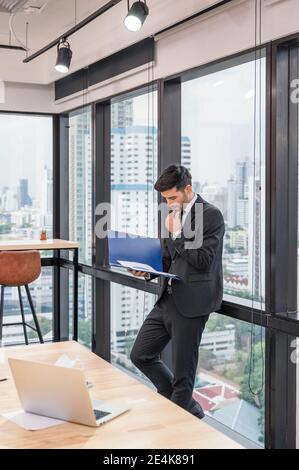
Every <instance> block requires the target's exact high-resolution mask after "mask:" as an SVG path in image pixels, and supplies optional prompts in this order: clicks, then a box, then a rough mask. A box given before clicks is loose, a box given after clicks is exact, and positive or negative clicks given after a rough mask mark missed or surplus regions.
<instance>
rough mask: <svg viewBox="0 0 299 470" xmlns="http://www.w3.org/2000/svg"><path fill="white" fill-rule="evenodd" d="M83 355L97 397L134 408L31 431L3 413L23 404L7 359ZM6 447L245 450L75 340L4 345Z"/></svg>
mask: <svg viewBox="0 0 299 470" xmlns="http://www.w3.org/2000/svg"><path fill="white" fill-rule="evenodd" d="M64 353H65V354H67V355H68V356H69V357H70V358H72V359H75V358H78V359H80V361H81V364H83V366H84V370H85V371H86V378H87V379H88V380H90V381H92V383H93V385H94V386H93V388H91V389H90V393H91V395H92V398H93V399H99V400H113V401H115V402H122V403H126V404H127V405H128V406H129V407H130V411H128V412H127V413H125V414H123V415H121V416H118V417H117V418H115V419H114V420H112V421H110V422H107V423H106V424H104V425H103V426H101V427H99V428H89V427H87V426H82V425H78V424H73V423H65V424H62V425H59V426H55V427H52V428H48V429H44V430H42V431H34V432H32V431H26V430H24V429H23V428H20V427H19V426H17V425H16V424H14V423H12V422H10V421H7V420H6V419H5V418H4V417H3V416H2V415H3V414H4V413H8V412H10V411H14V410H17V409H19V408H20V402H19V400H18V397H17V393H16V389H15V387H14V383H13V380H12V377H11V375H10V371H9V367H8V363H7V357H9V356H11V357H18V358H26V359H28V360H36V361H42V362H47V363H52V364H53V363H54V362H55V361H56V360H57V359H58V358H59V356H60V355H61V354H64ZM1 377H2V378H3V377H8V380H7V381H6V382H0V397H1V398H0V448H6V449H16V448H34V449H38V448H42V449H45V448H55V449H57V448H61V449H64V448H73V449H77V448H80V449H81V448H86V449H87V448H97V449H117V448H119V449H126V448H129V449H188V448H191V449H211V448H226V449H237V448H241V447H240V446H239V445H238V444H237V443H235V442H234V441H232V440H231V439H229V438H228V437H226V436H225V435H224V434H222V433H220V432H219V431H217V430H215V429H213V428H212V427H210V426H209V425H208V424H206V423H204V422H203V421H200V420H199V419H198V418H195V417H194V416H192V415H191V414H190V413H188V412H187V411H185V410H183V409H182V408H180V407H178V406H177V405H175V404H174V403H172V402H171V401H169V400H167V399H166V398H164V397H162V396H161V395H159V394H158V393H156V392H155V391H153V390H151V389H150V388H148V387H146V386H145V385H143V384H142V383H140V382H139V381H137V380H136V379H134V378H132V377H130V376H129V375H127V374H126V373H124V372H122V371H120V370H119V369H117V368H116V367H114V366H112V365H111V364H110V363H108V362H106V361H104V360H103V359H101V358H99V357H98V356H96V355H95V354H93V353H91V352H90V351H89V350H88V349H86V348H84V347H83V346H81V345H79V344H78V343H76V342H74V341H69V342H62V343H49V344H43V345H32V346H27V347H26V346H25V347H24V346H22V347H14V348H5V349H4V348H2V349H0V378H1Z"/></svg>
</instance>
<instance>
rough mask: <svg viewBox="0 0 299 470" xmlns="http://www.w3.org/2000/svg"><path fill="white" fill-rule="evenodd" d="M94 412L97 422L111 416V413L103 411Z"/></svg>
mask: <svg viewBox="0 0 299 470" xmlns="http://www.w3.org/2000/svg"><path fill="white" fill-rule="evenodd" d="M93 412H94V415H95V417H96V420H98V419H101V418H104V417H105V416H107V415H110V414H111V413H110V412H109V411H102V410H93Z"/></svg>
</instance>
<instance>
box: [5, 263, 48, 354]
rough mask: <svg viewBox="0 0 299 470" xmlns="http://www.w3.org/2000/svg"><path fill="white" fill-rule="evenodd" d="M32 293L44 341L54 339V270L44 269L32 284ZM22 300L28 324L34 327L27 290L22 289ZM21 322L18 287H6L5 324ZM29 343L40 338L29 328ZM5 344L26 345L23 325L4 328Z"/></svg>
mask: <svg viewBox="0 0 299 470" xmlns="http://www.w3.org/2000/svg"><path fill="white" fill-rule="evenodd" d="M29 288H30V293H31V297H32V300H33V305H34V308H35V312H36V314H37V317H38V321H39V325H40V328H41V331H42V335H43V338H44V341H52V339H53V291H52V289H53V268H51V267H47V268H42V273H41V275H40V277H39V278H38V279H37V280H36V281H35V282H33V283H32V284H30V286H29ZM21 292H22V300H23V305H24V313H25V319H26V322H27V323H28V324H29V325H32V326H34V322H33V318H32V315H31V310H30V306H29V302H28V299H27V295H26V291H25V288H24V287H22V288H21ZM20 321H21V310H20V303H19V296H18V289H17V287H5V291H4V318H3V323H18V322H20ZM27 334H28V339H29V342H36V341H39V340H38V336H37V334H36V332H35V331H33V330H31V329H30V328H27ZM3 343H4V345H10V344H18V343H21V344H25V340H24V334H23V327H22V325H18V326H11V327H3Z"/></svg>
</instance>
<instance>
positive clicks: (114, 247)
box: [108, 230, 179, 279]
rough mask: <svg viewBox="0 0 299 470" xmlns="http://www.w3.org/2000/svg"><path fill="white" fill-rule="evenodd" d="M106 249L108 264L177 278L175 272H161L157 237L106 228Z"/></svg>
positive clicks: (160, 256)
mask: <svg viewBox="0 0 299 470" xmlns="http://www.w3.org/2000/svg"><path fill="white" fill-rule="evenodd" d="M108 250H109V264H110V266H118V267H123V268H126V269H133V270H135V271H144V272H146V273H150V274H155V275H157V276H164V277H168V278H173V279H179V277H178V276H176V275H175V274H170V273H165V272H163V264H162V252H161V244H160V240H159V239H158V238H151V237H141V236H139V235H134V234H130V233H124V232H117V231H114V230H108Z"/></svg>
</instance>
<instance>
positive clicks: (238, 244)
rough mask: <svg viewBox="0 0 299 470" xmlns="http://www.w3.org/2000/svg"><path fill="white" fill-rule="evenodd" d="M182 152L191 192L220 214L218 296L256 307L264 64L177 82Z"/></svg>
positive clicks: (260, 265)
mask: <svg viewBox="0 0 299 470" xmlns="http://www.w3.org/2000/svg"><path fill="white" fill-rule="evenodd" d="M260 116H261V118H260ZM259 118H260V119H259ZM182 149H183V150H182V163H183V164H184V165H186V166H187V167H188V168H190V169H191V173H192V176H193V184H194V188H195V190H196V192H198V193H200V194H201V196H202V197H203V198H204V199H206V200H207V201H208V202H210V203H212V204H214V205H215V206H216V207H218V208H219V209H220V210H221V212H222V213H223V216H224V220H225V225H226V234H225V240H224V253H223V270H224V294H225V298H226V299H227V300H230V301H234V302H238V303H242V304H245V305H248V306H251V305H252V303H254V302H256V303H257V305H256V307H257V308H260V307H261V305H260V303H262V302H263V301H264V290H265V282H264V275H265V262H264V259H265V59H264V58H262V59H261V60H258V61H250V62H246V63H243V64H241V65H236V66H234V67H230V68H226V69H224V70H221V71H218V72H215V73H210V74H208V75H205V76H202V77H199V78H196V79H193V80H189V81H186V82H185V83H183V84H182ZM190 155H191V161H190Z"/></svg>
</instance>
